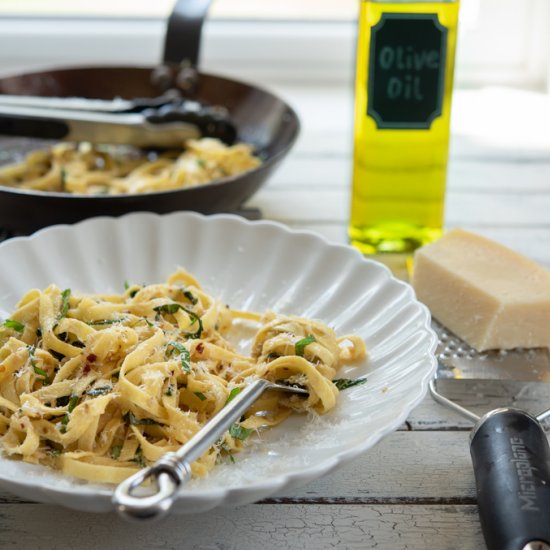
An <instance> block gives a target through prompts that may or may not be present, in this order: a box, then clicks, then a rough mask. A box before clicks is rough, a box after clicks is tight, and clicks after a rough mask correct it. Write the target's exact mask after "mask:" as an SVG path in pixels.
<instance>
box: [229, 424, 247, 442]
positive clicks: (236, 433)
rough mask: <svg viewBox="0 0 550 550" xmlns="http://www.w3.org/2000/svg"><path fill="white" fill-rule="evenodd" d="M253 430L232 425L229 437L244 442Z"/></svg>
mask: <svg viewBox="0 0 550 550" xmlns="http://www.w3.org/2000/svg"><path fill="white" fill-rule="evenodd" d="M252 431H253V430H252V429H251V428H244V427H243V426H241V425H240V424H237V423H235V424H231V428H229V435H230V436H231V437H234V438H235V439H240V440H241V441H244V440H245V439H246V438H247V437H248V436H249V435H250V434H251V433H252Z"/></svg>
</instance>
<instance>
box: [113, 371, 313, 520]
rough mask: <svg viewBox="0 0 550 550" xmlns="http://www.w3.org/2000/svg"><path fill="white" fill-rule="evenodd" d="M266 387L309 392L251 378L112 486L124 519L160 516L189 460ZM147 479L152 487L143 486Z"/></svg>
mask: <svg viewBox="0 0 550 550" xmlns="http://www.w3.org/2000/svg"><path fill="white" fill-rule="evenodd" d="M266 390H280V391H286V392H290V393H297V394H302V395H305V396H307V395H309V393H308V391H307V390H305V389H303V388H300V387H296V386H285V385H284V384H274V383H272V382H268V381H267V380H264V379H259V380H255V381H254V382H252V383H251V384H249V385H248V386H247V387H246V388H245V389H243V390H242V391H241V392H240V393H239V394H238V395H237V396H236V397H235V398H234V399H233V400H231V401H230V402H229V403H228V404H227V405H226V406H225V407H224V408H223V409H222V410H221V411H220V412H219V413H218V414H217V415H216V416H214V417H213V418H212V419H211V420H210V421H209V422H208V423H207V424H206V425H205V426H204V427H203V428H202V429H200V430H199V431H198V432H197V433H196V434H195V435H194V436H193V437H192V438H191V439H190V440H189V441H188V442H187V443H186V444H185V445H183V446H182V447H180V448H179V449H178V450H177V451H175V452H170V453H166V454H165V455H164V456H163V457H162V458H161V459H159V460H158V461H157V462H156V463H155V464H153V465H152V466H149V467H147V468H144V469H143V470H140V471H139V472H137V473H136V474H134V475H133V476H131V477H129V478H128V479H126V480H125V481H123V482H122V483H121V484H120V485H119V486H118V487H117V488H116V490H115V493H114V495H113V504H114V505H115V508H116V510H117V512H118V513H119V514H120V515H121V516H122V517H124V518H126V519H135V520H146V519H156V518H160V517H162V516H164V515H165V514H166V513H167V512H168V511H169V510H170V508H171V507H172V504H173V503H174V500H175V497H176V494H177V492H178V490H179V489H180V488H181V486H182V485H184V484H185V483H186V482H187V481H189V480H190V479H191V464H192V463H193V462H194V461H195V460H197V459H198V458H200V457H201V456H202V455H203V454H204V453H205V452H206V451H207V450H208V449H209V448H210V447H211V446H212V445H213V444H214V443H215V442H216V441H217V440H218V439H220V437H222V436H223V434H224V433H225V432H226V431H227V430H228V429H229V428H230V427H231V425H232V424H233V423H234V422H235V421H237V420H238V419H239V418H240V417H241V416H242V415H243V414H244V413H245V412H246V411H247V409H248V408H249V407H250V406H251V405H252V404H253V403H254V401H256V399H258V398H259V397H260V395H262V393H263V392H264V391H266ZM147 481H151V485H152V487H149V488H144V487H143V485H144V484H145V482H147Z"/></svg>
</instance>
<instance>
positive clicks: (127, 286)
mask: <svg viewBox="0 0 550 550" xmlns="http://www.w3.org/2000/svg"><path fill="white" fill-rule="evenodd" d="M129 288H130V283H129V282H128V279H126V280H125V281H124V290H128V289H129Z"/></svg>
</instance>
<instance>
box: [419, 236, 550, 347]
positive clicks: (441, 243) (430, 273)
mask: <svg viewBox="0 0 550 550" xmlns="http://www.w3.org/2000/svg"><path fill="white" fill-rule="evenodd" d="M412 284H413V287H414V289H415V291H416V295H417V297H418V299H419V300H420V301H421V302H424V303H425V304H426V305H427V306H428V308H429V309H430V311H431V313H432V316H433V317H434V318H435V319H437V320H438V321H439V322H440V323H442V324H443V325H445V326H446V327H447V328H448V329H450V330H451V331H453V332H454V333H455V334H456V335H457V336H459V337H460V338H462V339H463V340H465V341H466V342H467V343H468V344H470V345H471V346H472V347H473V348H475V349H477V350H478V351H483V350H488V349H512V348H517V347H526V348H532V347H546V346H550V272H549V271H547V270H545V269H544V268H542V267H541V266H540V265H538V264H537V263H535V262H533V261H532V260H530V259H529V258H526V257H525V256H522V255H521V254H518V253H516V252H514V251H513V250H510V249H509V248H506V247H505V246H502V245H500V244H498V243H496V242H494V241H491V240H489V239H486V238H484V237H481V236H479V235H475V234H474V233H469V232H467V231H464V230H462V229H454V230H452V231H449V232H448V233H447V234H446V235H444V236H443V237H442V238H441V239H439V240H437V241H435V242H433V243H430V244H429V245H426V246H424V247H422V248H420V249H418V250H417V251H416V253H415V256H414V267H413V277H412Z"/></svg>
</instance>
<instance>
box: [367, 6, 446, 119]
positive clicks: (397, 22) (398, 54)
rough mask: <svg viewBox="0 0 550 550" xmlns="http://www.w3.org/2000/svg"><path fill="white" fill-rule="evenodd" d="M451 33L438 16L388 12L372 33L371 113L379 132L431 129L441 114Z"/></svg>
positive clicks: (369, 111) (369, 99) (369, 89)
mask: <svg viewBox="0 0 550 550" xmlns="http://www.w3.org/2000/svg"><path fill="white" fill-rule="evenodd" d="M446 52H447V29H446V27H444V26H443V25H441V23H440V22H439V19H438V17H437V14H435V13H412V14H411V13H383V14H382V17H381V18H380V21H379V22H378V23H377V24H376V25H375V26H374V27H373V28H372V32H371V45H370V55H369V70H368V85H367V87H368V90H367V91H368V104H367V114H368V115H369V116H371V117H372V118H373V119H374V120H375V121H376V125H377V127H378V128H380V129H384V128H388V129H429V128H430V127H431V125H432V122H433V120H434V119H435V118H437V117H438V116H440V115H441V109H442V103H443V92H444V81H445V60H446Z"/></svg>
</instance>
